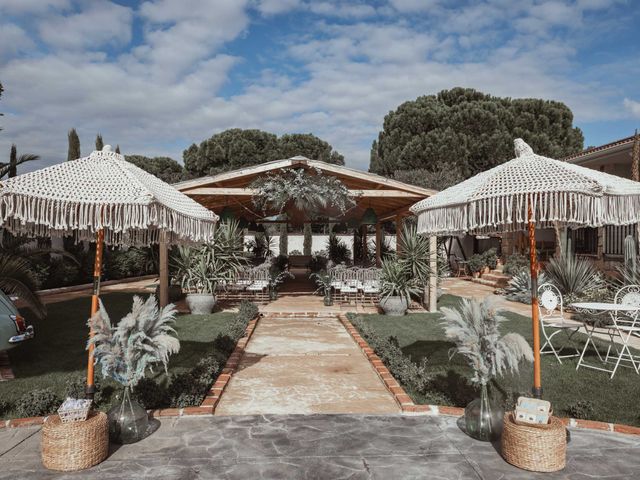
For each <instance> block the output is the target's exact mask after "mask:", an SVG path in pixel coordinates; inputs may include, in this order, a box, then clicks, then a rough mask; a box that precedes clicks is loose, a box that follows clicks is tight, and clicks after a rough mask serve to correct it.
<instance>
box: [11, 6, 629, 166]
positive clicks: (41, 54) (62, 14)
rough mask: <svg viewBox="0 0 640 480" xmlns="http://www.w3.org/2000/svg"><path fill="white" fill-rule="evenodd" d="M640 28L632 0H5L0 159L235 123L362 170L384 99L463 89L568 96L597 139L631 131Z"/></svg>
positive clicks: (177, 135)
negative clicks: (301, 137)
mask: <svg viewBox="0 0 640 480" xmlns="http://www.w3.org/2000/svg"><path fill="white" fill-rule="evenodd" d="M639 25H640V1H638V0H626V1H624V0H572V1H553V0H551V1H544V0H542V1H538V0H488V1H480V0H476V1H442V0H377V1H374V0H372V1H357V0H353V1H342V0H315V1H312V0H149V1H142V2H135V1H124V0H118V1H116V0H113V1H108V0H0V82H1V83H2V84H3V86H4V89H5V92H4V94H3V95H2V97H1V98H0V112H2V113H4V116H3V117H0V127H2V129H3V130H2V131H0V159H2V157H3V156H4V155H3V154H2V152H6V156H7V159H8V155H9V149H10V145H11V143H16V144H17V147H18V153H19V154H21V153H27V152H28V153H35V154H38V155H40V156H41V157H42V160H41V161H39V162H38V163H37V164H35V163H34V164H32V165H31V166H30V167H28V168H26V169H25V170H28V169H33V168H40V167H43V166H46V165H50V164H53V163H58V162H60V161H63V160H65V159H66V156H67V132H68V130H69V129H70V128H72V127H74V128H76V129H77V130H78V133H79V135H80V141H81V146H82V153H83V155H86V154H88V153H90V150H92V149H93V145H94V141H95V136H96V134H97V133H98V132H99V133H101V134H102V136H103V138H104V141H105V143H108V144H112V145H114V146H115V145H116V144H119V145H120V148H121V150H122V152H123V153H125V154H141V155H149V156H156V155H162V156H170V157H172V158H175V159H176V160H178V161H180V162H182V151H183V150H184V149H185V148H186V147H188V146H189V145H190V144H192V143H200V142H201V141H202V140H204V139H206V138H208V137H210V136H211V135H213V134H214V133H216V132H220V131H222V130H225V129H228V128H234V127H238V128H259V129H263V130H266V131H270V132H273V133H276V134H283V133H313V134H315V135H317V136H319V137H321V138H323V139H324V140H326V141H328V142H329V143H331V144H332V145H333V147H334V148H335V149H337V150H338V151H339V152H340V153H341V154H343V155H344V156H345V160H346V164H347V165H348V166H350V167H354V168H360V169H363V170H366V169H367V168H368V166H369V152H370V148H371V142H372V141H373V140H374V139H375V138H377V135H378V132H379V131H380V129H381V128H382V123H383V121H384V116H385V115H386V114H387V113H388V112H389V111H390V110H393V109H395V108H396V107H397V106H398V105H400V104H401V103H402V102H404V101H407V100H413V99H415V98H416V97H418V96H420V95H430V94H435V93H437V92H438V91H440V90H442V89H448V88H453V87H456V86H462V87H470V88H475V89H477V90H480V91H482V92H485V93H490V94H493V95H497V96H509V97H514V98H515V97H518V98H521V97H538V98H544V99H553V100H559V101H562V102H565V103H566V104H567V105H568V106H569V107H570V108H571V109H572V110H573V112H574V116H575V119H574V123H575V125H576V126H578V127H580V128H581V129H582V130H583V132H584V134H585V147H586V146H589V145H600V144H603V143H607V142H610V141H613V140H616V139H619V138H623V137H627V136H629V135H631V134H633V131H634V129H635V128H638V127H640V81H639V80H638V79H639V78H640V27H639ZM2 161H6V160H2ZM23 171H24V170H23Z"/></svg>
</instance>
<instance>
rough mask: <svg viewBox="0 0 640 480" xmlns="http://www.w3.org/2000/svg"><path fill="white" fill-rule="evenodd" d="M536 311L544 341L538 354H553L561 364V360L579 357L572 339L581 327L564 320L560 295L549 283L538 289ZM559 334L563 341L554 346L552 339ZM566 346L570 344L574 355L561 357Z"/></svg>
mask: <svg viewBox="0 0 640 480" xmlns="http://www.w3.org/2000/svg"><path fill="white" fill-rule="evenodd" d="M538 310H539V312H540V327H541V328H542V335H543V336H544V339H545V342H544V345H542V348H541V349H540V353H541V354H544V353H553V354H554V355H555V357H556V359H557V360H558V362H559V363H562V360H561V359H562V358H571V357H579V356H580V351H579V350H578V349H577V348H576V346H575V345H574V344H573V343H572V339H573V336H574V335H575V334H576V333H577V332H578V330H580V327H581V325H578V324H575V323H569V322H567V321H566V320H565V318H564V305H563V301H562V294H561V293H560V290H558V288H557V287H555V286H554V285H552V284H550V283H544V284H542V285H540V287H538ZM561 332H562V335H561V336H563V337H564V341H563V343H562V344H558V343H557V344H556V346H554V344H553V339H554V337H556V335H558V334H559V333H561ZM556 341H557V339H556ZM568 344H571V349H573V350H574V351H575V353H571V354H567V355H561V353H562V351H563V350H564V349H565V348H567V346H568ZM558 347H559V348H558Z"/></svg>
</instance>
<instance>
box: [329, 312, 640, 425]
mask: <svg viewBox="0 0 640 480" xmlns="http://www.w3.org/2000/svg"><path fill="white" fill-rule="evenodd" d="M337 317H338V319H339V320H340V322H341V323H342V325H343V326H344V327H345V328H346V329H347V331H348V332H349V334H350V335H351V338H353V340H354V341H355V342H356V343H357V344H358V346H359V347H360V350H362V353H363V354H364V355H365V357H367V359H368V360H369V362H370V363H371V366H372V367H373V368H374V370H375V371H376V373H377V374H378V376H379V377H380V379H381V380H382V382H383V383H384V385H385V386H386V387H387V390H389V392H390V393H391V395H393V397H394V399H395V400H396V402H397V403H398V405H399V406H400V409H401V410H402V413H404V414H413V415H434V416H437V415H448V416H455V417H459V416H462V415H464V408H461V407H450V406H447V405H419V404H416V403H414V401H413V400H412V399H411V397H410V396H409V395H408V394H407V392H406V391H405V390H404V388H402V386H401V385H400V384H399V383H398V381H397V380H396V379H395V378H394V377H393V375H391V372H390V371H389V369H388V368H387V367H386V365H385V364H384V363H383V362H382V360H381V359H380V357H378V355H376V353H375V352H374V351H373V349H372V348H371V347H370V346H369V344H368V343H367V342H366V340H365V339H364V338H362V336H360V333H359V332H358V329H357V328H356V327H354V326H353V324H352V323H351V322H350V321H349V319H348V318H347V316H346V315H345V314H343V313H339V314H337ZM560 420H561V421H562V423H564V424H565V425H567V426H570V427H578V428H586V429H590V430H601V431H608V432H616V433H625V434H629V435H640V427H634V426H632V425H624V424H620V423H608V422H599V421H596V420H580V419H576V418H565V417H561V418H560Z"/></svg>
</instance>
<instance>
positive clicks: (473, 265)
mask: <svg viewBox="0 0 640 480" xmlns="http://www.w3.org/2000/svg"><path fill="white" fill-rule="evenodd" d="M468 266H469V271H470V272H471V275H473V277H474V278H478V277H479V276H480V272H481V271H482V269H483V268H484V260H483V258H482V256H481V255H479V254H477V253H475V254H473V255H471V257H469V263H468Z"/></svg>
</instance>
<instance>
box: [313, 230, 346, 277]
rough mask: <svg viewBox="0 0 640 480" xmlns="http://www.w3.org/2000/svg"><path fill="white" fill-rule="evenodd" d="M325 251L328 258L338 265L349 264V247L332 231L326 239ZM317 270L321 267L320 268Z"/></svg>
mask: <svg viewBox="0 0 640 480" xmlns="http://www.w3.org/2000/svg"><path fill="white" fill-rule="evenodd" d="M326 253H327V257H328V258H329V260H331V261H332V262H333V263H334V264H336V265H340V264H341V263H344V264H349V263H350V262H351V251H350V250H349V247H348V246H347V244H346V243H345V242H344V241H342V239H340V238H339V237H338V236H337V235H336V234H335V233H333V232H331V234H330V235H329V239H328V240H327V247H326ZM319 270H323V269H322V268H320V269H319ZM319 270H318V271H319Z"/></svg>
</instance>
